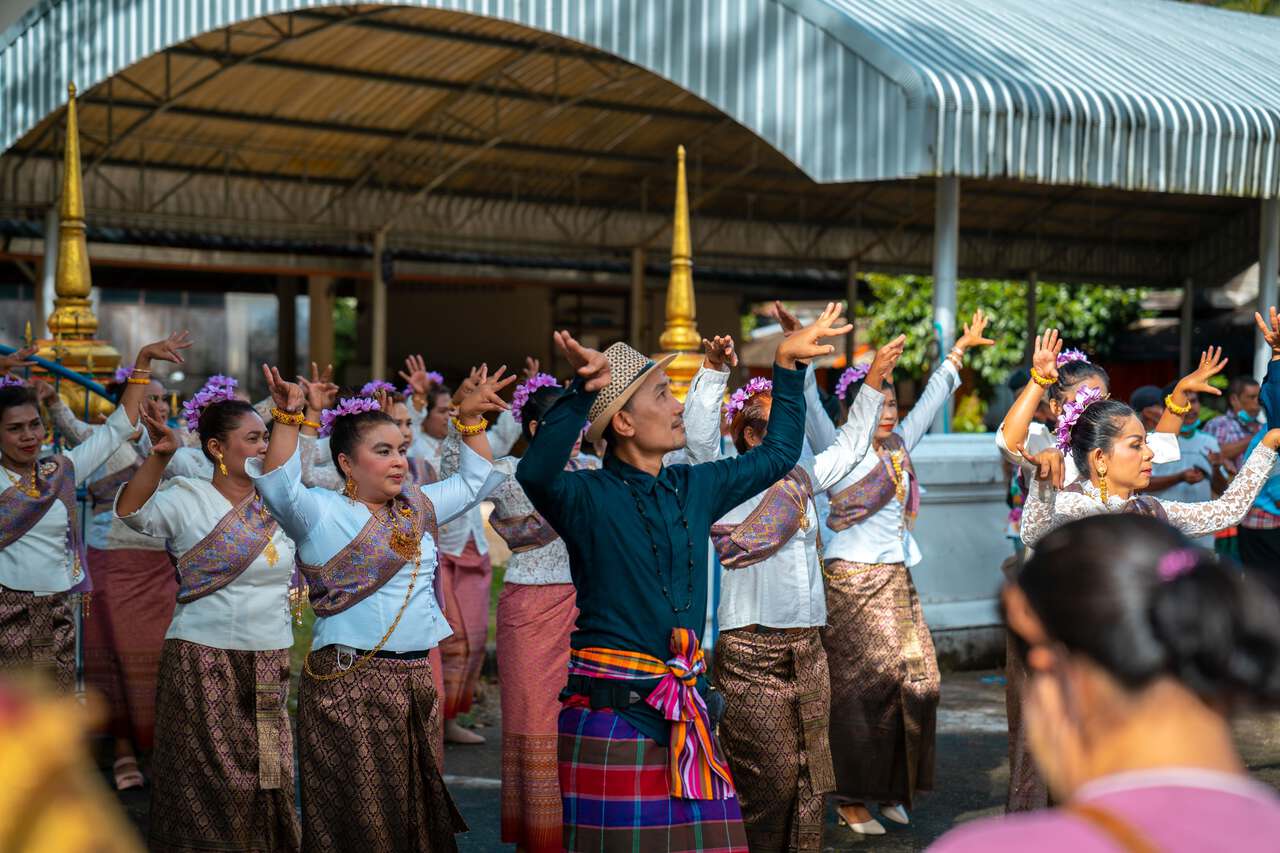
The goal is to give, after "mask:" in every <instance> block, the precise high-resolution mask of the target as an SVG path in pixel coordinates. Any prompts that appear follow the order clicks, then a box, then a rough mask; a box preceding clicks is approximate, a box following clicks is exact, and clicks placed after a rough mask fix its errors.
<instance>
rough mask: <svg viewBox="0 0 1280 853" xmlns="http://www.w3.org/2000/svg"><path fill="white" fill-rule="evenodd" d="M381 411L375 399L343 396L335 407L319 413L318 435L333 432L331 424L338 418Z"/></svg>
mask: <svg viewBox="0 0 1280 853" xmlns="http://www.w3.org/2000/svg"><path fill="white" fill-rule="evenodd" d="M381 411H382V407H381V406H379V405H378V401H377V400H370V399H369V398H368V397H343V398H342V399H341V400H339V401H338V406H337V408H334V409H325V410H324V411H323V412H321V413H320V435H321V436H326V435H329V434H330V433H331V432H333V424H334V422H335V421H336V420H338V418H341V417H346V416H347V415H362V414H364V413H365V412H381Z"/></svg>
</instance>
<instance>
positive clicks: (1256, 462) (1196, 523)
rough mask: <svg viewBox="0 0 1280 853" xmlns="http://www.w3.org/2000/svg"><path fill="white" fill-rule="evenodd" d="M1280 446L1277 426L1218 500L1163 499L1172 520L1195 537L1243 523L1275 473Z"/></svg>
mask: <svg viewBox="0 0 1280 853" xmlns="http://www.w3.org/2000/svg"><path fill="white" fill-rule="evenodd" d="M1277 447H1280V429H1273V430H1270V431H1268V432H1267V434H1266V435H1264V436H1263V437H1262V443H1261V444H1259V445H1258V446H1257V447H1255V448H1254V449H1253V453H1250V454H1249V458H1248V459H1247V460H1245V463H1244V466H1243V467H1241V469H1240V473H1239V474H1237V475H1236V478H1235V479H1234V480H1232V481H1231V485H1230V486H1228V487H1227V490H1226V491H1225V492H1223V493H1222V497H1220V498H1217V499H1216V500H1212V501H1205V502H1202V503H1178V502H1174V501H1161V502H1160V503H1161V505H1162V506H1163V507H1164V511H1165V513H1166V514H1167V515H1168V516H1169V523H1170V524H1172V525H1173V526H1174V527H1176V528H1178V529H1179V530H1181V531H1182V532H1183V533H1184V534H1186V535H1187V536H1189V537H1191V538H1193V539H1194V538H1196V537H1198V536H1208V535H1209V534H1210V533H1217V532H1218V531H1219V530H1225V529H1226V528H1228V527H1231V526H1233V525H1235V524H1239V523H1240V520H1241V519H1242V518H1244V517H1245V515H1246V514H1247V513H1248V512H1249V507H1251V506H1252V505H1253V502H1254V500H1255V499H1256V498H1257V497H1258V493H1259V492H1261V491H1262V487H1263V486H1265V485H1266V483H1267V478H1268V477H1270V476H1271V469H1272V467H1273V466H1274V465H1275V461H1276V448H1277Z"/></svg>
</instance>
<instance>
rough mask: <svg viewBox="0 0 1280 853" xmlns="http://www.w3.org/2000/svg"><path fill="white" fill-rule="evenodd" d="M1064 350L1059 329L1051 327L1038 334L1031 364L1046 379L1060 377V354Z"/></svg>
mask: <svg viewBox="0 0 1280 853" xmlns="http://www.w3.org/2000/svg"><path fill="white" fill-rule="evenodd" d="M1061 352H1062V338H1060V337H1058V330H1057V329H1050V330H1049V331H1047V332H1045V333H1044V334H1041V335H1036V346H1035V350H1034V351H1033V352H1032V355H1031V366H1032V367H1033V368H1035V371H1036V373H1039V374H1040V375H1041V376H1043V377H1044V378H1045V379H1052V380H1054V381H1057V379H1058V355H1059V354H1060V353H1061Z"/></svg>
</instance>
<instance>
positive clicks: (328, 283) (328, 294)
mask: <svg viewBox="0 0 1280 853" xmlns="http://www.w3.org/2000/svg"><path fill="white" fill-rule="evenodd" d="M333 284H334V282H333V276H329V275H311V276H307V294H308V296H309V297H310V299H311V309H310V312H309V316H310V328H309V330H308V331H309V334H308V336H307V337H308V346H307V351H308V353H309V354H310V356H311V360H312V361H314V362H315V363H316V364H318V365H319V366H320V369H321V370H324V368H325V365H328V364H333Z"/></svg>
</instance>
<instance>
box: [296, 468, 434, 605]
mask: <svg viewBox="0 0 1280 853" xmlns="http://www.w3.org/2000/svg"><path fill="white" fill-rule="evenodd" d="M392 517H393V518H395V525H394V526H393V527H388V526H387V524H386V523H384V520H383V519H381V518H379V517H377V516H370V518H369V520H368V521H366V522H365V525H364V527H362V528H361V529H360V532H359V533H358V534H356V538H355V539H352V540H351V541H350V542H348V543H347V545H346V547H344V548H343V549H342V550H341V551H339V552H338V553H337V554H334V555H333V557H332V558H330V559H329V561H328V562H326V563H325V564H324V565H323V566H312V565H308V564H307V563H304V562H302V561H301V560H298V561H297V562H298V569H299V570H300V571H301V572H302V576H303V577H304V578H306V580H307V591H308V594H309V595H310V598H311V608H312V609H313V610H315V612H316V615H317V616H333V615H334V614H336V613H341V612H342V611H344V610H346V609H347V608H348V607H351V606H352V605H355V604H358V603H359V602H361V601H363V600H364V599H366V598H368V597H369V596H370V595H373V593H375V592H377V591H378V590H379V589H380V588H381V587H382V586H383V585H384V584H385V583H386V582H387V581H389V580H391V578H393V577H394V576H395V574H396V572H398V571H400V570H401V569H402V568H404V565H405V563H406V562H408V560H407V559H406V558H405V556H404V554H402V553H401V551H402V550H403V549H400V550H397V547H396V546H397V545H398V543H399V541H400V540H401V539H402V538H403V537H405V536H406V535H407V536H409V537H413V539H412V541H413V542H415V543H417V542H420V541H421V539H422V537H423V535H425V534H426V533H430V534H431V538H432V539H435V538H437V537H438V536H439V530H438V524H437V522H436V509H435V507H434V506H433V505H432V503H431V500H430V499H429V498H428V497H427V496H426V495H424V494H423V493H422V489H420V488H418V487H416V486H410V487H409V488H407V489H405V490H404V491H402V492H401V493H400V496H399V497H398V498H396V500H395V501H394V502H393V503H392Z"/></svg>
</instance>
